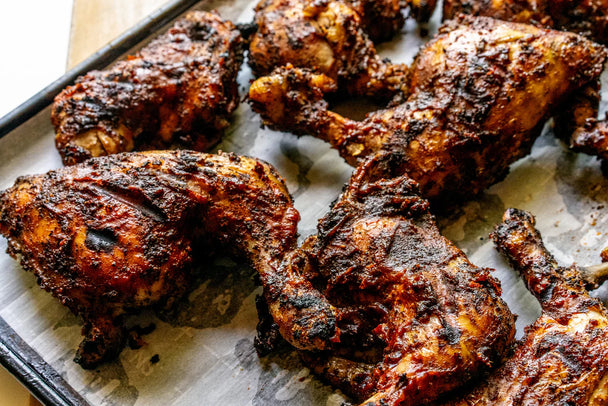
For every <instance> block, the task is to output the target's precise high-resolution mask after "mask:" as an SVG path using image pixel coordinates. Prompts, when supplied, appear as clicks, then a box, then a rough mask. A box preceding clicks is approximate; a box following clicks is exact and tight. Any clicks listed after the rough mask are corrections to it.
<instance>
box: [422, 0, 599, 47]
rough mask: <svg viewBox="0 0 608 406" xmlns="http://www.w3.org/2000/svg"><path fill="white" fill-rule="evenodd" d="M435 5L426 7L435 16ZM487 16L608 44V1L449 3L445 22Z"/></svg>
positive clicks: (485, 0) (454, 0)
mask: <svg viewBox="0 0 608 406" xmlns="http://www.w3.org/2000/svg"><path fill="white" fill-rule="evenodd" d="M432 7H434V5H433V4H429V5H427V7H423V9H425V10H428V11H425V12H426V13H428V12H431V8H432ZM460 13H464V14H472V15H478V16H487V17H493V18H497V19H499V20H505V21H515V22H520V23H528V24H535V25H538V26H542V27H547V28H553V29H557V30H564V31H572V32H576V33H578V34H581V35H584V36H586V37H589V38H591V39H592V40H594V41H597V42H600V43H603V44H607V43H608V1H606V0H445V1H444V2H443V18H444V19H450V18H454V17H456V16H457V15H458V14H460Z"/></svg>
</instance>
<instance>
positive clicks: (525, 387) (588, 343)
mask: <svg viewBox="0 0 608 406" xmlns="http://www.w3.org/2000/svg"><path fill="white" fill-rule="evenodd" d="M534 223H535V221H534V218H533V217H532V216H531V215H530V214H529V213H527V212H524V211H520V210H516V209H509V210H507V212H506V213H505V215H504V217H503V223H502V224H500V225H498V226H497V227H496V230H495V232H494V234H493V235H492V238H493V240H494V242H495V244H496V246H497V248H498V250H499V251H501V252H502V253H503V254H505V256H506V257H507V258H508V259H509V262H510V263H511V264H512V265H513V267H514V268H515V269H517V270H518V271H519V273H520V274H521V275H522V277H523V279H524V281H525V283H526V285H527V287H528V289H529V290H530V292H532V294H533V295H534V296H536V298H537V299H538V300H539V302H540V304H541V306H542V314H541V316H540V318H539V319H538V320H537V321H536V322H535V323H534V324H533V325H532V326H530V327H528V329H527V330H526V335H525V337H524V339H523V341H522V342H521V343H520V344H519V346H518V348H517V350H516V352H515V354H514V355H513V356H512V357H511V358H510V359H509V360H508V361H507V362H506V363H505V364H504V365H503V366H502V367H501V368H499V369H498V370H496V371H495V372H494V373H493V374H492V375H491V376H490V377H489V379H488V380H487V381H486V382H485V383H483V384H482V385H481V386H479V387H478V388H476V389H474V390H473V391H472V392H471V393H470V394H468V395H466V396H464V397H463V398H462V399H461V400H458V401H452V402H449V403H448V404H449V405H476V406H481V405H539V406H540V405H547V406H549V405H573V406H577V405H580V406H583V405H584V406H600V405H606V404H608V345H607V343H608V311H607V310H606V308H605V307H604V306H603V305H602V304H601V303H600V302H599V300H597V299H595V298H592V297H590V296H589V294H588V293H587V291H586V289H585V285H584V281H583V279H582V278H581V272H580V271H579V269H578V268H577V266H576V265H572V266H570V267H561V266H559V265H558V264H557V262H556V261H555V259H554V258H553V256H552V255H551V254H550V253H549V252H548V251H547V250H546V249H545V247H544V245H543V242H542V240H541V236H540V233H539V232H538V231H537V230H536V229H535V228H534Z"/></svg>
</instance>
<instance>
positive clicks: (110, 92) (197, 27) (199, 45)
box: [51, 12, 244, 165]
mask: <svg viewBox="0 0 608 406" xmlns="http://www.w3.org/2000/svg"><path fill="white" fill-rule="evenodd" d="M243 51H244V42H243V41H242V39H241V36H240V33H239V31H238V30H237V29H236V27H235V26H234V25H233V24H232V23H231V22H229V21H224V20H222V19H221V18H220V17H219V15H217V14H215V13H206V12H191V13H189V14H187V15H186V16H185V17H184V18H182V19H180V20H178V21H177V22H176V23H175V25H174V26H173V27H172V28H171V29H169V31H168V32H167V33H166V34H164V35H161V36H160V37H158V38H157V39H155V40H154V41H152V42H151V43H150V44H149V45H147V46H146V47H144V48H143V49H142V50H141V51H139V52H138V53H137V54H135V55H132V56H129V57H128V58H127V59H126V60H123V61H119V62H117V63H116V64H114V65H112V66H111V67H109V68H108V69H106V70H103V71H93V72H89V73H88V74H87V75H85V76H83V77H80V78H79V79H78V80H77V82H76V84H75V85H73V86H69V87H68V88H66V89H65V90H63V91H62V92H61V93H60V94H59V95H58V96H57V97H56V98H55V103H54V105H53V110H52V117H51V121H52V123H53V125H54V126H55V131H56V138H55V144H56V146H57V149H58V150H59V153H60V154H61V157H62V159H63V162H64V164H68V165H70V164H74V163H77V162H82V161H83V160H85V159H88V158H90V157H96V156H102V155H108V154H114V153H117V152H125V151H132V150H149V149H167V148H173V147H180V148H189V149H195V150H197V151H204V150H206V149H208V148H210V147H212V146H213V145H215V144H216V143H217V142H218V141H219V139H220V137H221V135H222V133H223V130H224V129H225V128H226V127H227V126H228V124H229V122H228V120H229V118H230V115H231V113H232V112H233V111H234V110H235V109H236V108H237V106H238V104H239V94H238V85H237V82H236V76H237V73H238V71H239V69H240V66H241V62H242V60H243Z"/></svg>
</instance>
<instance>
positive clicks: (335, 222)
mask: <svg viewBox="0 0 608 406" xmlns="http://www.w3.org/2000/svg"><path fill="white" fill-rule="evenodd" d="M385 164H386V161H381V160H371V161H369V162H367V163H366V164H365V165H362V166H360V167H359V168H357V169H356V170H355V173H354V175H353V177H352V178H351V180H350V183H349V184H348V185H347V187H346V189H345V191H344V193H343V194H342V196H341V197H340V198H339V199H338V201H337V202H336V203H335V205H334V206H333V207H332V209H331V211H330V212H329V213H328V214H327V215H326V216H325V217H324V218H323V219H321V220H320V222H319V226H318V233H317V235H316V236H313V237H310V238H309V239H308V240H307V241H306V242H305V244H304V246H303V247H302V248H300V249H299V250H298V251H297V252H296V254H294V255H293V256H292V261H291V266H292V267H294V268H297V269H298V270H299V271H298V272H296V273H298V274H304V275H306V276H307V277H308V278H309V280H311V281H312V284H313V285H314V286H315V287H317V288H318V289H319V291H320V292H321V293H322V294H323V296H324V297H325V298H326V299H327V300H328V301H329V303H331V304H332V305H333V307H334V308H335V311H334V312H333V313H332V315H331V316H332V317H333V316H334V315H335V320H336V321H335V323H336V326H337V330H338V334H337V335H336V337H335V338H333V340H331V341H330V342H329V343H328V347H329V350H328V351H321V352H303V353H302V356H303V359H304V362H305V363H306V364H307V365H309V366H310V367H311V368H312V370H313V371H314V372H315V373H317V374H319V375H321V376H322V377H323V378H324V379H326V380H328V381H329V382H330V383H332V384H333V385H335V386H338V387H339V388H341V389H342V390H343V391H345V392H346V393H348V394H350V395H351V396H353V397H354V398H355V399H357V400H364V399H367V400H366V401H365V402H364V403H365V404H369V405H409V404H421V403H426V402H429V401H432V400H434V399H436V398H437V397H438V396H440V395H441V394H443V393H445V392H447V391H450V390H453V389H456V388H458V387H460V386H462V385H463V384H465V383H466V382H468V381H469V380H470V379H471V378H473V377H476V376H478V375H479V374H480V373H481V372H483V371H486V370H488V369H489V368H491V367H493V366H494V365H495V364H497V363H498V362H500V360H501V358H502V356H503V355H504V354H505V353H506V352H507V350H508V348H509V347H510V345H511V343H512V341H513V337H514V316H513V315H512V314H511V312H510V311H509V309H508V308H507V306H506V304H505V303H504V302H503V301H502V300H501V298H500V294H501V291H500V284H499V282H498V281H497V280H496V279H495V278H493V277H492V276H491V275H490V271H489V270H488V269H480V268H477V267H476V266H474V265H473V264H472V263H471V262H469V260H468V259H467V257H466V256H465V255H464V253H463V252H462V251H460V250H459V249H458V248H456V246H454V244H452V243H451V242H450V241H448V240H447V239H446V238H444V237H443V236H442V235H441V234H440V233H439V230H438V229H437V226H436V225H435V222H434V218H433V216H432V215H431V214H430V212H429V203H428V201H426V200H424V199H423V198H421V197H420V196H419V195H418V192H417V188H416V185H415V182H414V181H412V180H411V179H409V178H408V177H406V176H397V174H395V173H393V175H394V176H392V177H391V178H390V179H386V178H384V177H383V176H384V175H385V174H386V173H387V172H391V169H390V168H387V167H381V166H382V165H385ZM377 165H380V167H379V166H377ZM318 316H321V315H318ZM328 318H329V317H325V319H328ZM320 321H321V322H322V321H323V320H320ZM306 322H307V323H309V324H310V325H311V326H313V322H315V328H318V326H319V325H320V323H319V318H316V319H312V320H311V319H308V320H306ZM281 327H282V326H281V324H280V323H279V328H281ZM281 332H282V333H283V329H281ZM284 337H285V338H287V339H288V341H289V342H291V343H292V344H295V345H296V346H298V342H297V341H298V340H297V339H298V337H297V336H293V335H289V334H287V335H285V334H284Z"/></svg>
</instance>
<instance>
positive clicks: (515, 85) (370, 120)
mask: <svg viewBox="0 0 608 406" xmlns="http://www.w3.org/2000/svg"><path fill="white" fill-rule="evenodd" d="M605 60H606V51H605V50H604V48H603V47H602V46H600V45H597V44H595V43H593V42H591V41H588V40H586V39H584V38H582V37H580V36H578V35H576V34H572V33H564V32H558V31H551V30H544V29H539V28H536V27H533V26H530V25H525V24H516V23H507V22H501V21H498V20H494V19H490V18H486V17H466V16H465V17H462V19H461V20H459V21H450V22H447V23H446V24H445V25H444V26H443V27H442V28H441V29H440V31H439V34H438V35H437V36H436V37H435V38H434V39H433V40H432V41H430V42H429V43H428V44H427V45H426V46H425V47H424V48H423V49H422V50H421V51H420V52H419V54H418V56H417V57H416V60H415V61H414V63H413V66H412V69H411V78H410V84H409V86H410V88H409V90H408V92H406V93H409V94H410V96H409V98H408V99H407V100H406V101H405V103H403V104H401V105H399V106H396V107H393V108H389V109H386V110H380V111H377V112H374V113H370V114H369V115H368V116H367V118H366V119H365V120H364V121H353V120H349V119H347V118H344V117H342V116H340V115H338V114H336V113H334V112H331V111H328V110H327V103H326V102H325V101H324V100H323V98H322V96H323V94H324V93H325V92H327V91H328V90H331V89H332V80H331V79H330V78H329V77H327V76H325V75H319V74H315V73H313V72H311V71H308V70H304V69H295V68H292V69H288V68H281V69H278V70H276V71H275V72H274V73H273V74H272V75H270V76H267V77H263V78H260V79H258V80H257V81H256V82H254V83H253V84H252V86H251V88H250V90H249V97H250V99H251V101H252V105H253V108H254V109H255V110H256V111H257V112H259V113H260V114H261V115H262V117H263V119H264V124H266V125H268V126H270V127H273V128H276V129H279V130H286V131H291V132H294V133H296V134H311V135H314V136H316V137H318V138H321V139H324V140H326V141H328V142H330V143H331V145H332V146H333V147H334V148H336V149H338V150H339V152H340V154H341V155H342V156H343V157H344V158H345V159H346V161H347V162H348V163H350V164H351V165H356V164H357V163H359V162H361V161H362V160H364V159H366V158H367V157H369V156H371V155H373V154H375V153H377V152H378V151H388V152H391V153H393V154H400V155H401V158H402V161H401V166H402V171H403V172H404V173H407V174H408V175H409V176H411V177H412V178H413V179H414V180H416V181H417V182H418V183H419V184H420V188H421V192H422V195H423V196H425V197H427V198H430V199H433V200H436V199H442V200H444V201H447V200H449V198H451V197H470V196H471V195H474V194H476V193H478V192H480V191H482V190H483V189H485V188H486V187H488V186H489V185H491V184H493V183H495V182H497V181H499V180H501V179H502V178H503V177H504V176H505V175H506V173H507V172H508V167H509V165H510V164H511V163H512V162H514V161H515V160H517V159H519V158H521V157H523V156H524V155H526V154H527V153H528V152H529V150H530V148H531V146H532V143H533V141H534V140H535V138H536V137H537V136H538V135H539V134H540V132H541V129H542V127H543V124H544V123H545V121H546V119H547V118H549V117H550V115H551V114H554V113H556V112H557V111H558V110H559V109H560V106H561V105H562V103H564V102H565V101H567V100H569V98H571V97H574V95H575V94H577V92H580V91H582V89H584V88H586V87H587V86H589V85H590V84H593V83H595V82H596V81H597V78H598V77H599V75H600V73H601V72H602V69H603V64H604V61H605Z"/></svg>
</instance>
